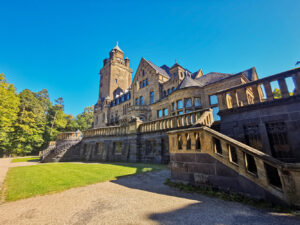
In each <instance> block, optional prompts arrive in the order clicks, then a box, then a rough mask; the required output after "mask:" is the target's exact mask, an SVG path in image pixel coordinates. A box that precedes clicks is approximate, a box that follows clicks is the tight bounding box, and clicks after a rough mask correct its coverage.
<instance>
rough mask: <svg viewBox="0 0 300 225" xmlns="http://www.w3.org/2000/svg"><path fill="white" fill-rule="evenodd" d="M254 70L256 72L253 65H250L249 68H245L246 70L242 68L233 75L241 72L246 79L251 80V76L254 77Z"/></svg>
mask: <svg viewBox="0 0 300 225" xmlns="http://www.w3.org/2000/svg"><path fill="white" fill-rule="evenodd" d="M255 72H256V70H255V67H252V68H250V69H247V70H244V71H242V72H239V73H237V74H235V75H240V74H243V75H244V76H245V77H246V78H247V79H248V80H250V81H252V80H253V78H254V74H255Z"/></svg>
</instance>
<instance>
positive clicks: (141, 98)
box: [140, 96, 144, 105]
mask: <svg viewBox="0 0 300 225" xmlns="http://www.w3.org/2000/svg"><path fill="white" fill-rule="evenodd" d="M140 105H144V98H143V96H141V97H140Z"/></svg>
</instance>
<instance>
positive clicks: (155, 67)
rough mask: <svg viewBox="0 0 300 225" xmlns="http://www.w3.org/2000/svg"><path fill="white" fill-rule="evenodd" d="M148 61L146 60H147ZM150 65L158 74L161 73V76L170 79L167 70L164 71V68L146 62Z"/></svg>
mask: <svg viewBox="0 0 300 225" xmlns="http://www.w3.org/2000/svg"><path fill="white" fill-rule="evenodd" d="M145 60H146V59H145ZM146 61H147V62H148V63H149V65H150V66H151V67H152V68H153V69H155V71H156V72H157V73H159V74H161V75H163V76H165V77H167V78H170V76H169V74H168V73H167V71H166V70H164V69H163V68H161V67H158V66H156V65H155V64H154V63H152V62H151V61H150V60H146Z"/></svg>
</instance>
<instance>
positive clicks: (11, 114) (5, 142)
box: [0, 74, 20, 156]
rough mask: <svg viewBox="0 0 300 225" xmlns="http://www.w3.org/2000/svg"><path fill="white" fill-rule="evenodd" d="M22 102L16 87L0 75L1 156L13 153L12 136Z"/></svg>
mask: <svg viewBox="0 0 300 225" xmlns="http://www.w3.org/2000/svg"><path fill="white" fill-rule="evenodd" d="M19 104H20V100H19V97H18V95H17V93H16V90H15V87H14V86H13V85H12V84H9V83H7V82H6V79H5V76H4V74H0V156H1V155H10V154H11V152H12V139H13V138H12V134H13V132H14V123H15V121H16V120H17V117H18V111H19Z"/></svg>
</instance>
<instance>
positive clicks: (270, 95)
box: [263, 81, 274, 101]
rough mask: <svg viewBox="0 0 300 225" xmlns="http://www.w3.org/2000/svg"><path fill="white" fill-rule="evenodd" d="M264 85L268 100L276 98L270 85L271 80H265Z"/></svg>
mask: <svg viewBox="0 0 300 225" xmlns="http://www.w3.org/2000/svg"><path fill="white" fill-rule="evenodd" d="M263 85H264V88H265V92H266V95H267V100H268V101H271V100H273V99H274V96H273V91H272V87H271V85H270V82H268V81H267V82H265V83H263Z"/></svg>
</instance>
